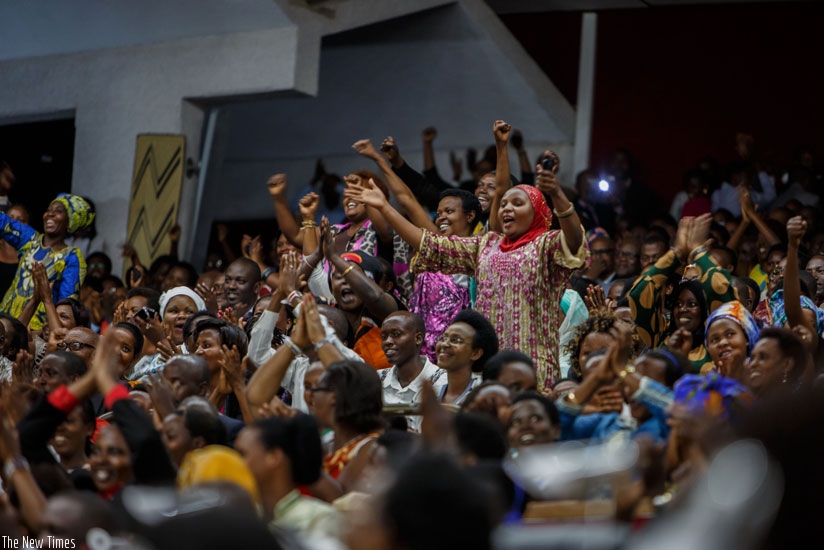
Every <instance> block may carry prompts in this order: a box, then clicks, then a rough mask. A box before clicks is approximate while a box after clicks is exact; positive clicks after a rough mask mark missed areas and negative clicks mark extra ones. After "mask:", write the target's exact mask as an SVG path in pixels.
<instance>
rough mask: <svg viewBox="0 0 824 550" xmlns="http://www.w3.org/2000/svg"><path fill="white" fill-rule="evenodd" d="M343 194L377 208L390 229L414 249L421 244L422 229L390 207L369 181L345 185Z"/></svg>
mask: <svg viewBox="0 0 824 550" xmlns="http://www.w3.org/2000/svg"><path fill="white" fill-rule="evenodd" d="M343 196H344V197H345V198H347V199H352V200H356V201H358V202H362V203H364V204H366V205H368V206H371V207H373V208H375V209H376V210H378V211H379V212H380V213H381V215H382V216H383V217H384V219H386V221H387V223H388V224H389V225H390V226H392V229H394V230H395V232H396V233H397V234H398V235H400V237H401V238H402V239H403V240H404V241H406V242H407V243H409V245H410V246H411V247H412V248H414V249H415V250H417V249H418V247H419V246H420V245H421V239H422V238H423V229H421V228H420V227H418V226H416V225H415V224H414V223H412V222H410V221H409V220H407V219H406V218H404V217H403V216H402V215H401V213H400V212H398V211H397V210H395V209H394V208H392V205H391V204H389V201H387V200H386V197H385V196H384V194H383V191H381V190H380V189H378V187H377V186H376V185H375V184H374V183H372V182H371V181H368V182H362V185H361V186H350V187H347V188H346V191H344V193H343Z"/></svg>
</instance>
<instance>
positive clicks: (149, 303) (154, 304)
mask: <svg viewBox="0 0 824 550" xmlns="http://www.w3.org/2000/svg"><path fill="white" fill-rule="evenodd" d="M135 296H140V297H141V298H146V307H147V308H149V309H153V310H155V311H160V292H158V291H156V290H155V289H153V288H149V287H147V286H136V287H134V288H133V289H131V290H129V293H128V294H126V299H129V298H134V297H135Z"/></svg>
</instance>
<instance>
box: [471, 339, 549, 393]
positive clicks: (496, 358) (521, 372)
mask: <svg viewBox="0 0 824 550" xmlns="http://www.w3.org/2000/svg"><path fill="white" fill-rule="evenodd" d="M483 379H484V381H486V380H496V381H497V382H500V383H501V384H503V385H504V386H506V387H507V388H509V391H511V392H512V394H513V395H517V394H519V393H523V392H525V391H529V390H533V391H534V390H535V388H536V386H537V383H538V381H537V379H536V377H535V365H534V364H533V363H532V359H530V358H529V356H528V355H526V354H525V353H521V352H519V351H510V350H505V351H500V352H498V353H496V354H495V355H493V356H492V357H490V358H489V360H488V361H487V362H486V365H485V366H484V372H483Z"/></svg>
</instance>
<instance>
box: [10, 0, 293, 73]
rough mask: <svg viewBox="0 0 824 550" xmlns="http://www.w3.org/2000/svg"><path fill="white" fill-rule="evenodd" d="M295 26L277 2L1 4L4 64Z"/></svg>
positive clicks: (55, 0)
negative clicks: (43, 56)
mask: <svg viewBox="0 0 824 550" xmlns="http://www.w3.org/2000/svg"><path fill="white" fill-rule="evenodd" d="M291 24H292V22H291V21H290V20H289V19H288V18H287V17H286V15H285V14H284V13H283V12H282V11H281V9H280V8H279V7H278V5H277V4H276V3H275V2H274V0H172V1H170V0H140V1H139V2H135V1H134V0H95V1H88V0H83V1H68V0H37V1H36V2H32V1H30V0H2V1H0V61H3V60H9V59H20V58H27V57H36V56H42V55H54V54H68V53H76V52H81V51H87V50H96V49H103V48H117V47H124V46H137V45H144V44H152V43H156V42H165V41H170V40H178V39H183V38H192V37H197V36H207V35H219V34H227V33H234V32H249V31H257V30H262V29H271V28H278V27H285V26H288V25H291Z"/></svg>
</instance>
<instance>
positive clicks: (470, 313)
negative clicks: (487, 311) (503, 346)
mask: <svg viewBox="0 0 824 550" xmlns="http://www.w3.org/2000/svg"><path fill="white" fill-rule="evenodd" d="M455 323H466V324H467V325H469V326H471V327H472V328H473V329H474V330H475V336H474V337H473V338H472V348H473V349H481V350H483V355H481V356H480V357H479V358H478V360H477V361H475V362H474V363H472V372H483V370H484V365H486V362H487V361H489V359H490V358H491V357H492V356H493V355H495V354H496V353H498V334H497V333H496V332H495V327H493V326H492V323H490V322H489V321H488V320H487V318H486V317H484V316H483V315H481V314H480V313H478V312H477V311H475V310H474V309H464V310H462V311H460V312H458V314H457V315H456V316H455V318H454V319H452V322H451V323H450V324H451V325H454V324H455Z"/></svg>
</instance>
